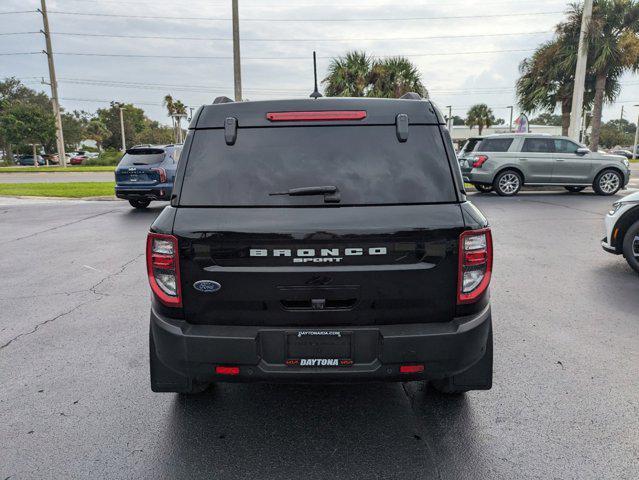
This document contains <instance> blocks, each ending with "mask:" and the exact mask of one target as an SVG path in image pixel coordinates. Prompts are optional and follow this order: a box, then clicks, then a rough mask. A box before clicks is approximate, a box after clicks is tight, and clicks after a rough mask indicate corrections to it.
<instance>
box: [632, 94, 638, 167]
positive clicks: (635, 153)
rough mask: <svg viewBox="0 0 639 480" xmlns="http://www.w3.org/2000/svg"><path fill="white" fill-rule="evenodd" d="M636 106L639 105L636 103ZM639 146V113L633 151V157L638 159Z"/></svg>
mask: <svg viewBox="0 0 639 480" xmlns="http://www.w3.org/2000/svg"><path fill="white" fill-rule="evenodd" d="M635 107H639V105H635ZM638 147H639V115H637V129H636V130H635V146H634V150H633V151H632V159H633V160H636V159H637V157H638V156H639V155H638V152H637V148H638Z"/></svg>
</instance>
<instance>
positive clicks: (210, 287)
mask: <svg viewBox="0 0 639 480" xmlns="http://www.w3.org/2000/svg"><path fill="white" fill-rule="evenodd" d="M193 288H195V289H196V290H197V291H199V292H203V293H213V292H217V291H218V290H219V289H220V288H222V285H220V284H219V283H217V282H214V281H213V280H199V281H197V282H195V283H194V284H193Z"/></svg>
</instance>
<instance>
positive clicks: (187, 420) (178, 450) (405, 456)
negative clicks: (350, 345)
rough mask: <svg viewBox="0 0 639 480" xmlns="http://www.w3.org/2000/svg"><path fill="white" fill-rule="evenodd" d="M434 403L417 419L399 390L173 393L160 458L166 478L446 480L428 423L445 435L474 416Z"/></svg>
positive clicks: (255, 387)
mask: <svg viewBox="0 0 639 480" xmlns="http://www.w3.org/2000/svg"><path fill="white" fill-rule="evenodd" d="M440 400H441V399H440ZM428 402H429V403H430V404H432V407H434V410H432V409H431V406H429V405H428V404H426V405H424V406H423V408H422V407H420V408H419V415H418V416H419V417H422V418H419V419H418V418H416V416H415V412H413V409H412V408H411V404H410V401H409V399H408V398H407V396H406V392H405V391H404V389H403V388H402V385H401V384H361V385H295V386H293V385H266V384H221V385H218V386H216V387H214V389H213V391H212V393H209V394H205V395H203V396H196V397H184V396H176V398H175V402H174V405H173V410H172V412H171V414H170V417H169V418H168V419H167V427H166V432H165V436H164V438H163V439H160V440H159V443H158V451H157V461H158V462H161V463H162V464H163V466H164V470H165V474H166V477H167V478H171V477H173V478H176V477H183V478H199V477H208V478H278V479H281V478H384V479H386V478H402V479H410V478H420V479H426V478H441V477H440V472H439V471H438V468H437V463H439V462H435V460H434V458H433V455H432V452H433V449H432V446H430V445H428V444H427V442H428V441H430V440H428V439H427V438H424V433H423V431H422V429H423V424H422V423H424V422H425V423H424V424H427V428H428V432H429V433H428V434H429V435H433V436H434V438H443V437H445V435H446V433H445V431H443V430H440V429H448V427H449V422H453V423H455V424H461V425H456V429H457V428H458V429H459V430H460V431H464V430H465V427H464V425H463V424H464V423H467V422H469V420H470V418H471V417H472V415H471V412H470V411H469V409H468V407H467V405H466V402H465V400H464V397H463V396H462V397H461V398H459V399H457V400H456V401H454V402H453V403H450V402H447V403H446V404H445V408H444V404H443V403H439V402H438V401H437V400H433V399H432V398H429V399H428ZM429 411H430V413H429ZM440 415H441V416H443V417H445V419H446V420H445V422H444V423H442V421H441V420H438V419H436V418H435V417H438V416H440ZM427 419H428V420H427ZM457 441H458V442H459V443H460V444H464V443H466V442H465V439H464V438H458V439H457ZM465 448H466V450H468V446H466V447H465ZM440 461H441V462H443V465H446V464H447V463H448V462H449V461H451V459H450V458H446V459H442V460H440Z"/></svg>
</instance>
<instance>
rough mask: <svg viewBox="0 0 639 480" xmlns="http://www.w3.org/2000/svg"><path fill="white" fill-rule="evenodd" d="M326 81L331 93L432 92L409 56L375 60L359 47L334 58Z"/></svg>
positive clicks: (396, 94) (384, 94) (394, 94)
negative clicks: (423, 81) (424, 83)
mask: <svg viewBox="0 0 639 480" xmlns="http://www.w3.org/2000/svg"><path fill="white" fill-rule="evenodd" d="M322 83H323V84H325V85H326V89H325V90H326V92H325V93H326V95H327V96H329V97H382V98H399V97H401V96H402V95H404V94H405V93H407V92H415V93H419V94H420V95H421V96H422V97H426V96H428V91H427V90H426V87H424V85H423V84H422V81H421V75H420V74H419V71H418V70H417V67H415V65H413V64H412V63H411V62H410V60H408V59H407V58H405V57H390V58H387V59H383V60H373V59H372V58H371V57H370V56H368V55H367V54H366V53H365V52H359V51H352V52H347V53H346V55H344V56H343V57H337V58H334V59H333V60H331V63H330V65H329V67H328V75H327V76H326V78H325V79H324V80H322Z"/></svg>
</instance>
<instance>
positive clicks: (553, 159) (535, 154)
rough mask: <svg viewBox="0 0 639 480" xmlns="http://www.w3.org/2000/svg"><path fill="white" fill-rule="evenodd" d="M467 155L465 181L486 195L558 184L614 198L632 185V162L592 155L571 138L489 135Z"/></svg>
mask: <svg viewBox="0 0 639 480" xmlns="http://www.w3.org/2000/svg"><path fill="white" fill-rule="evenodd" d="M467 150H468V149H463V151H462V154H461V155H460V156H459V164H460V168H461V170H462V174H463V176H464V180H465V181H466V182H468V183H472V184H473V185H474V186H475V187H476V188H477V190H479V191H480V192H482V193H488V192H491V191H493V190H494V191H495V192H497V193H498V194H499V195H501V196H512V195H516V194H517V193H518V192H519V190H520V189H521V187H522V186H523V185H527V186H546V185H554V186H562V187H565V188H566V190H568V191H570V192H580V191H582V190H584V189H585V188H586V187H592V188H593V189H594V191H595V192H596V193H598V194H599V195H614V194H615V193H617V192H618V191H619V190H620V189H622V188H625V187H626V185H627V184H628V182H629V181H630V164H629V163H628V159H627V158H625V157H622V156H620V155H608V154H604V153H599V152H591V151H590V150H589V149H588V148H586V147H584V146H583V145H580V144H578V143H575V142H574V141H573V140H571V139H570V138H568V137H561V136H550V135H540V134H501V135H490V136H487V137H484V138H483V139H482V140H481V141H480V142H478V143H477V144H476V145H475V148H474V149H472V151H467Z"/></svg>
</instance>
